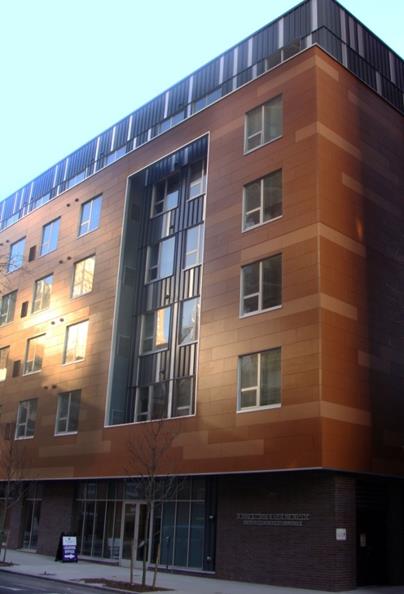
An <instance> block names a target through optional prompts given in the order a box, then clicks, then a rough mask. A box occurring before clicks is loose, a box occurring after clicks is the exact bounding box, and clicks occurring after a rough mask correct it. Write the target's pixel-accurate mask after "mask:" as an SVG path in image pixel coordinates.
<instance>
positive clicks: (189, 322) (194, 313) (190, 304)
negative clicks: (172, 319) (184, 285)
mask: <svg viewBox="0 0 404 594" xmlns="http://www.w3.org/2000/svg"><path fill="white" fill-rule="evenodd" d="M198 326H199V299H188V300H187V301H184V302H183V303H182V310H181V320H180V339H179V342H180V344H186V343H188V342H194V341H195V340H197V339H198Z"/></svg>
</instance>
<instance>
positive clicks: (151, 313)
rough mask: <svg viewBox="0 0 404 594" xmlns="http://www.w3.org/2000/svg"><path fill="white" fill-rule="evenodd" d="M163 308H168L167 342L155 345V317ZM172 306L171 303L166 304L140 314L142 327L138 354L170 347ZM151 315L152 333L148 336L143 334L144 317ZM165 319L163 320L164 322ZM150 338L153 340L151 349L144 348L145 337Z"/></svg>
mask: <svg viewBox="0 0 404 594" xmlns="http://www.w3.org/2000/svg"><path fill="white" fill-rule="evenodd" d="M165 310H169V311H168V316H169V320H168V326H169V328H168V337H167V344H165V345H164V346H157V344H156V332H157V317H158V312H160V311H165ZM172 313H173V312H172V306H171V305H167V306H166V307H159V308H158V309H155V310H153V311H149V312H146V313H145V314H143V315H142V328H141V333H140V349H139V354H140V355H148V354H151V353H158V352H160V351H166V350H167V349H168V348H169V347H170V340H171V331H172V329H171V324H172ZM150 316H153V334H152V335H150V336H147V337H146V336H145V331H146V319H147V317H150ZM164 322H165V320H164V321H163V324H164ZM146 338H148V339H151V340H152V341H153V346H152V349H148V350H145V349H144V341H145V339H146Z"/></svg>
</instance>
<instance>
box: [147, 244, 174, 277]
mask: <svg viewBox="0 0 404 594" xmlns="http://www.w3.org/2000/svg"><path fill="white" fill-rule="evenodd" d="M169 241H170V242H173V246H174V247H173V250H172V253H173V262H172V269H171V273H170V274H166V275H165V276H160V275H161V270H160V267H161V261H162V249H163V244H164V242H167V243H166V245H168V242H169ZM156 248H157V249H158V255H157V264H155V265H154V266H153V267H152V266H151V257H152V250H153V249H156ZM175 248H176V238H175V236H171V237H168V238H167V239H162V240H161V241H159V242H158V243H155V244H154V245H149V246H148V248H147V258H146V261H147V266H146V280H145V282H146V284H149V283H155V282H156V281H159V280H161V279H163V278H169V277H170V276H172V275H173V274H174V270H175V255H176V254H175ZM154 269H156V270H157V276H156V278H151V274H150V273H151V271H152V270H154Z"/></svg>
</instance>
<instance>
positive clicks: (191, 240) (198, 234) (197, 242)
mask: <svg viewBox="0 0 404 594" xmlns="http://www.w3.org/2000/svg"><path fill="white" fill-rule="evenodd" d="M202 244H203V225H198V226H197V227H192V228H191V229H188V230H187V232H186V242H185V257H184V268H190V267H191V266H197V265H198V264H200V263H201V261H202Z"/></svg>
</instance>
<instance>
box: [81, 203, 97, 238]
mask: <svg viewBox="0 0 404 594" xmlns="http://www.w3.org/2000/svg"><path fill="white" fill-rule="evenodd" d="M100 217H101V196H97V197H96V198H92V199H91V200H88V201H87V202H85V203H84V204H83V205H82V207H81V215H80V226H79V237H80V236H81V235H85V234H86V233H90V231H95V229H98V227H99V225H100Z"/></svg>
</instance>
